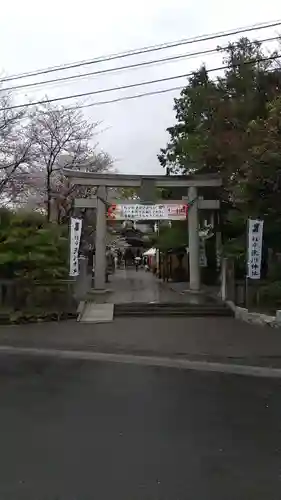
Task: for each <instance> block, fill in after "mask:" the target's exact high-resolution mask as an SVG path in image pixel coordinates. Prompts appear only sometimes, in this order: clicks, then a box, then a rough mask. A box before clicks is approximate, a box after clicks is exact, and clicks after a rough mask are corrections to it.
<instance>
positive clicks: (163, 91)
mask: <svg viewBox="0 0 281 500" xmlns="http://www.w3.org/2000/svg"><path fill="white" fill-rule="evenodd" d="M183 88H184V85H181V86H178V87H169V88H168V89H161V90H154V91H152V92H144V93H143V94H136V95H129V96H124V97H117V98H116V99H110V100H109V101H97V102H93V103H90V104H82V105H81V106H75V107H72V108H67V109H68V110H71V109H82V108H91V107H92V106H102V105H104V104H113V103H115V102H120V101H129V100H131V99H138V98H140V97H147V96H152V95H157V94H165V93H168V92H173V91H176V90H182V89H183Z"/></svg>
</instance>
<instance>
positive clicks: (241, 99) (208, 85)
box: [158, 38, 281, 259]
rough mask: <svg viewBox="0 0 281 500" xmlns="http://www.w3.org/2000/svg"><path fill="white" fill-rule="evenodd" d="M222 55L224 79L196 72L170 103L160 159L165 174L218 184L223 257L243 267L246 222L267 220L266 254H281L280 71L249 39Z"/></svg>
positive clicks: (259, 47) (201, 70) (202, 71)
mask: <svg viewBox="0 0 281 500" xmlns="http://www.w3.org/2000/svg"><path fill="white" fill-rule="evenodd" d="M224 54H225V56H224V59H223V62H224V64H225V65H226V66H227V67H228V68H227V69H225V71H224V73H223V74H222V76H220V77H219V78H217V79H216V80H214V79H211V78H210V76H209V74H208V71H207V70H206V68H205V67H202V68H200V69H199V70H198V71H197V72H195V73H194V74H193V76H192V77H191V78H190V79H189V81H188V84H187V85H186V87H185V88H184V89H183V90H182V92H181V95H180V97H179V98H178V99H175V106H174V109H175V113H176V124H175V125H174V126H172V127H170V128H169V129H168V133H169V135H170V140H169V142H168V144H167V146H166V148H164V149H162V150H161V151H160V154H159V156H158V158H159V161H160V163H161V165H162V166H163V167H164V168H166V169H167V168H169V170H170V172H171V173H181V174H187V175H189V174H192V173H218V174H219V175H220V176H221V177H222V180H223V190H222V193H221V200H222V207H223V210H222V212H223V235H224V241H225V242H226V243H227V245H226V246H225V252H226V251H227V252H230V253H233V252H235V253H236V255H238V259H240V258H241V259H243V258H244V257H243V255H242V254H243V251H242V248H244V249H245V233H246V221H247V219H248V218H249V217H251V216H252V217H261V218H263V219H264V220H265V226H264V229H265V241H266V244H267V246H270V247H271V248H273V249H275V250H277V251H278V250H279V251H280V250H281V239H280V237H279V233H280V226H281V211H280V199H281V167H280V165H281V134H280V130H281V118H280V116H281V97H280V96H281V69H280V67H278V66H276V64H277V63H276V62H274V61H273V60H270V59H268V60H266V58H268V56H271V55H272V54H266V53H264V52H263V50H262V48H261V44H260V43H259V42H251V41H249V40H248V39H247V38H242V39H241V40H240V41H239V42H238V43H237V44H230V45H229V46H228V47H227V49H226V50H225V51H224ZM241 245H242V248H240V249H239V250H238V247H239V246H241ZM239 256H240V257H239Z"/></svg>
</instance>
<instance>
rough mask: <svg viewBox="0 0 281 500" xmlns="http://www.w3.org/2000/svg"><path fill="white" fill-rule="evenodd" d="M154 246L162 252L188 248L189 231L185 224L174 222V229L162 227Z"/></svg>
mask: <svg viewBox="0 0 281 500" xmlns="http://www.w3.org/2000/svg"><path fill="white" fill-rule="evenodd" d="M154 246H155V247H156V248H159V249H160V250H161V251H162V252H167V251H168V250H170V249H177V248H181V247H184V246H188V231H187V227H186V223H185V222H173V223H172V227H169V226H160V228H159V235H158V236H156V238H155V239H154Z"/></svg>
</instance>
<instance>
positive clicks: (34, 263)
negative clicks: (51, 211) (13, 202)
mask: <svg viewBox="0 0 281 500" xmlns="http://www.w3.org/2000/svg"><path fill="white" fill-rule="evenodd" d="M67 265H68V242H67V230H66V229H65V228H64V227H62V226H58V225H56V224H50V223H49V224H48V223H46V221H45V218H44V217H43V215H41V214H39V213H36V212H32V213H26V212H16V213H14V212H11V211H7V210H2V211H1V212H0V276H1V277H2V278H11V279H12V278H19V279H24V280H27V281H30V280H31V281H34V280H35V281H36V280H39V281H40V280H41V281H42V280H43V281H48V282H49V281H50V282H52V281H54V280H56V279H61V278H64V277H66V274H67Z"/></svg>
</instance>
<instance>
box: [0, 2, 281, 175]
mask: <svg viewBox="0 0 281 500" xmlns="http://www.w3.org/2000/svg"><path fill="white" fill-rule="evenodd" d="M278 4H279V2H278V1H277V0H271V2H270V3H268V2H265V1H264V0H248V1H245V0H236V1H235V2H234V3H232V4H229V2H224V1H222V0H212V1H210V0H197V1H193V2H192V1H190V0H174V1H171V0H142V2H132V1H128V0H119V1H118V2H117V1H115V0H103V1H101V2H95V1H93V0H80V1H79V2H77V1H76V2H72V1H69V0H68V1H66V0H48V2H46V1H42V2H39V3H38V2H37V1H35V0H14V1H6V2H3V5H2V4H1V18H0V53H1V57H0V68H1V70H2V74H3V75H4V76H5V75H11V74H14V73H20V72H25V71H32V70H35V69H40V68H45V67H48V66H54V65H60V64H65V63H71V62H75V61H80V60H85V59H91V58H95V57H97V56H101V55H106V54H111V53H116V52H121V51H127V50H131V49H136V48H139V47H143V46H148V45H154V44H160V43H165V42H170V41H174V40H179V39H182V38H190V37H195V36H199V35H203V34H207V33H213V32H218V31H222V30H231V29H235V28H238V27H243V26H248V25H250V24H254V23H261V22H266V21H273V20H278V19H279V17H281V16H280V7H279V8H278ZM269 6H270V9H269ZM278 29H279V28H274V29H271V30H269V29H267V30H261V31H256V32H255V33H252V34H251V35H249V36H250V37H251V38H253V37H255V38H256V39H262V38H267V37H270V36H274V34H277V33H278ZM279 32H281V27H280V29H279ZM230 39H231V40H235V39H237V37H233V36H232V37H231V38H229V39H227V38H225V39H220V40H219V44H220V45H223V44H225V43H226V42H227V41H229V40H230ZM217 45H218V41H217V40H214V41H212V42H204V43H196V44H192V45H188V46H182V47H177V48H174V49H169V50H165V51H160V52H155V53H151V54H149V55H145V56H144V55H139V56H135V57H128V58H126V59H121V60H119V61H118V60H117V61H111V62H107V63H99V64H95V65H92V66H85V67H81V68H77V69H73V70H71V71H68V72H66V71H65V72H63V73H62V72H60V73H56V74H54V73H52V74H50V75H45V76H44V78H45V79H47V78H51V77H54V76H55V75H57V76H60V77H62V76H66V75H70V74H74V73H75V74H77V73H82V72H86V71H87V72H89V71H98V70H101V69H105V68H111V67H117V66H118V65H124V64H126V65H127V64H134V63H137V62H141V61H145V60H153V59H157V58H160V57H168V56H171V55H178V54H184V53H187V52H194V51H199V50H204V49H209V48H215V47H216V46H217ZM267 45H268V48H271V47H272V45H270V44H267ZM203 62H205V63H206V65H207V67H208V68H212V67H215V66H216V65H218V64H220V62H221V61H220V58H219V57H218V56H217V55H215V56H214V55H211V56H206V55H205V56H201V57H193V58H188V59H182V60H179V61H177V62H170V63H165V64H161V65H154V66H150V67H142V68H139V69H133V70H126V71H122V72H114V73H112V74H106V75H99V76H95V77H88V78H83V79H79V80H75V81H73V82H71V83H69V82H68V83H64V84H62V83H60V84H59V85H58V84H55V85H54V84H52V85H46V86H41V87H38V88H36V90H35V89H34V88H33V89H29V90H28V91H27V90H26V89H22V90H20V91H17V92H15V100H17V102H20V103H22V102H26V101H27V100H36V99H38V98H39V99H40V98H41V97H44V96H46V95H48V97H49V98H52V97H57V96H62V95H63V96H64V95H70V94H75V93H82V92H91V91H94V90H98V89H103V88H110V87H115V86H121V85H128V84H131V83H136V82H143V81H147V80H155V79H158V78H165V77H169V76H173V75H180V74H186V73H188V72H190V71H192V70H195V69H197V68H198V67H199V66H200V64H202V63H203ZM40 80H42V76H41V77H40ZM31 81H36V79H33V80H31V79H28V80H27V79H26V80H19V81H15V82H11V83H12V84H13V85H16V83H17V84H19V83H21V84H22V83H29V82H31ZM184 82H185V79H184V78H182V79H178V80H173V81H170V82H161V83H157V84H153V85H144V86H142V87H139V88H135V89H127V90H122V91H121V90H119V91H115V92H107V93H103V94H100V95H98V96H95V97H93V96H92V97H88V98H87V99H83V100H82V99H81V100H80V101H79V102H81V104H82V103H84V104H85V103H91V102H97V101H104V100H110V99H115V98H117V97H120V96H129V95H135V94H138V93H143V92H149V91H154V90H160V89H164V88H169V87H174V86H180V85H183V84H184ZM178 94H179V91H178V92H168V93H166V94H162V95H157V96H150V97H143V98H140V99H134V100H129V101H123V102H119V103H114V104H107V105H103V106H95V107H92V108H86V109H85V110H84V113H85V115H86V117H87V118H88V119H89V120H92V121H101V122H102V125H101V127H100V128H101V130H102V133H101V134H100V136H99V147H100V148H101V149H104V150H106V151H107V152H108V153H110V154H111V155H112V156H113V157H114V158H115V160H116V164H115V167H116V169H118V171H119V172H124V173H145V174H152V173H162V169H161V167H160V165H159V163H158V160H157V153H158V152H159V149H160V148H161V147H164V146H165V144H166V141H167V138H168V137H167V133H166V128H167V127H168V126H170V125H172V124H173V123H174V112H173V98H174V97H176V96H177V95H178ZM73 102H74V101H65V104H70V103H73ZM77 102H78V100H77Z"/></svg>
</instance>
